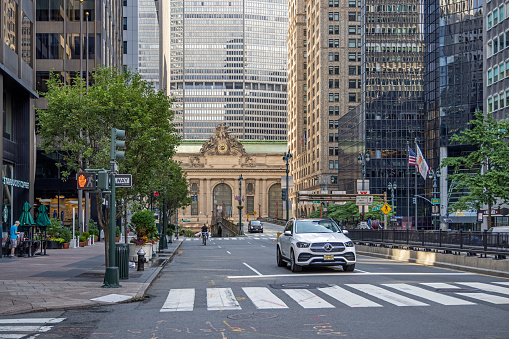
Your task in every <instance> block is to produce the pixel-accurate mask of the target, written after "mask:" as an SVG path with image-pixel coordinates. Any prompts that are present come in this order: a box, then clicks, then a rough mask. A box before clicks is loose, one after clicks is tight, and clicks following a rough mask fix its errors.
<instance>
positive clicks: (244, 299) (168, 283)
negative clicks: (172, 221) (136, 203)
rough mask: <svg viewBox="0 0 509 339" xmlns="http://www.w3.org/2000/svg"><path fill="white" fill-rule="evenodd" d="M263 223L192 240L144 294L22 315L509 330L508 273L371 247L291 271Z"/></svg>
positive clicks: (83, 321)
mask: <svg viewBox="0 0 509 339" xmlns="http://www.w3.org/2000/svg"><path fill="white" fill-rule="evenodd" d="M264 226H265V230H264V233H263V234H249V233H248V234H246V236H245V237H243V238H242V239H240V238H231V239H225V238H223V239H211V240H210V241H209V242H208V243H207V246H203V245H202V244H201V241H199V240H195V239H189V240H186V241H184V243H183V244H182V246H181V248H180V251H179V253H178V254H177V255H176V257H175V258H174V260H173V262H171V263H170V264H168V265H167V266H166V267H165V269H164V270H163V271H162V273H161V275H160V276H159V278H158V279H157V280H156V281H155V282H154V283H153V285H152V286H151V288H150V289H149V290H148V298H146V299H145V300H143V301H139V302H133V303H127V304H117V305H113V306H106V307H99V308H94V309H81V310H72V311H66V312H47V313H40V314H31V315H26V316H24V317H23V318H27V317H32V318H43V317H46V318H47V317H53V318H57V319H62V320H61V321H58V322H55V323H54V324H52V325H51V326H50V327H51V328H49V329H48V331H47V332H43V333H39V336H38V337H37V338H58V337H61V338H71V337H72V338H196V337H210V338H306V339H307V338H316V337H319V336H322V335H324V336H337V337H350V338H490V339H491V338H508V337H509V322H508V321H507V319H508V318H509V279H504V278H499V277H494V276H487V275H479V274H474V273H468V272H461V271H454V270H448V269H441V268H434V267H426V266H421V265H417V264H408V263H400V262H395V261H391V260H385V259H378V258H373V257H367V256H359V257H358V262H357V266H356V270H355V271H354V272H348V273H347V272H343V271H342V269H341V268H339V267H338V268H312V269H305V270H304V271H303V272H302V273H292V272H291V271H290V270H289V268H280V267H277V266H276V260H275V244H276V243H275V241H274V239H275V238H276V232H277V231H278V230H281V229H282V227H281V226H275V225H273V226H271V225H267V224H265V225H264ZM5 333H7V332H5ZM0 338H2V335H1V332H0Z"/></svg>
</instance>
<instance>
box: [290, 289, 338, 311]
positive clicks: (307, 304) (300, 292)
mask: <svg viewBox="0 0 509 339" xmlns="http://www.w3.org/2000/svg"><path fill="white" fill-rule="evenodd" d="M283 292H285V293H286V294H288V296H289V297H290V298H292V299H293V300H295V301H296V302H297V303H298V304H299V305H300V306H302V307H303V308H335V307H334V306H333V305H331V304H329V303H328V302H326V301H325V300H323V299H322V298H320V297H319V296H317V295H316V294H314V293H313V292H311V291H308V290H305V289H283Z"/></svg>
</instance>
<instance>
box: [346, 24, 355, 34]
mask: <svg viewBox="0 0 509 339" xmlns="http://www.w3.org/2000/svg"><path fill="white" fill-rule="evenodd" d="M355 30H356V29H355V26H348V34H350V35H354V34H355Z"/></svg>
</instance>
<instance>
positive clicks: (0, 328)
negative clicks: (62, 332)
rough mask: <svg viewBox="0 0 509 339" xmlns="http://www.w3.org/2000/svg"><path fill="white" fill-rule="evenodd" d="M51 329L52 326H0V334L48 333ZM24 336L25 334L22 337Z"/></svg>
mask: <svg viewBox="0 0 509 339" xmlns="http://www.w3.org/2000/svg"><path fill="white" fill-rule="evenodd" d="M52 327H53V326H20V325H15V326H0V332H48V331H49V330H51V328H52ZM0 335H2V334H0ZM26 335H27V334H26V333H25V334H24V335H23V336H26Z"/></svg>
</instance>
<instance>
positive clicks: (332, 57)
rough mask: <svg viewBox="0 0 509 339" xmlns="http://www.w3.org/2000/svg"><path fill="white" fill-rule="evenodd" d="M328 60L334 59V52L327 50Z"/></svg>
mask: <svg viewBox="0 0 509 339" xmlns="http://www.w3.org/2000/svg"><path fill="white" fill-rule="evenodd" d="M329 61H331V62H332V61H334V53H332V52H329Z"/></svg>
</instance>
